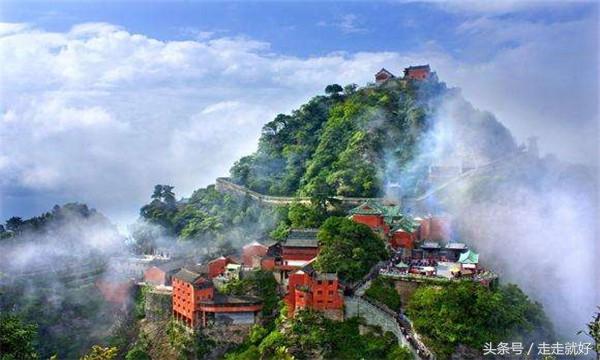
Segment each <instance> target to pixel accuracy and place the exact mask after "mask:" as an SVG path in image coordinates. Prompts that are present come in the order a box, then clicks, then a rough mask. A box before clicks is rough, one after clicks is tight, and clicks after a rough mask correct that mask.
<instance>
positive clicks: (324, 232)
mask: <svg viewBox="0 0 600 360" xmlns="http://www.w3.org/2000/svg"><path fill="white" fill-rule="evenodd" d="M317 237H318V239H319V244H320V250H319V255H318V257H317V260H316V263H315V267H316V269H317V270H319V271H322V272H327V273H337V274H338V276H339V277H340V278H341V279H342V280H345V281H350V282H353V281H357V280H359V279H360V278H362V277H363V276H364V275H366V274H367V273H368V272H369V270H370V269H371V267H373V265H375V264H376V263H377V262H378V261H380V260H383V259H384V258H386V256H387V250H386V248H385V244H384V242H383V240H381V238H380V237H379V236H377V235H376V234H375V233H374V232H373V231H372V230H371V229H370V228H369V227H368V226H366V225H364V224H358V223H355V222H354V221H352V220H350V219H347V218H345V217H336V216H333V217H330V218H328V219H327V220H326V221H325V222H324V223H323V225H322V226H321V228H320V230H319V233H318V234H317Z"/></svg>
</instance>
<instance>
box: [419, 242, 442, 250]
mask: <svg viewBox="0 0 600 360" xmlns="http://www.w3.org/2000/svg"><path fill="white" fill-rule="evenodd" d="M439 248H440V244H438V243H436V242H435V241H425V242H424V243H423V245H421V249H439Z"/></svg>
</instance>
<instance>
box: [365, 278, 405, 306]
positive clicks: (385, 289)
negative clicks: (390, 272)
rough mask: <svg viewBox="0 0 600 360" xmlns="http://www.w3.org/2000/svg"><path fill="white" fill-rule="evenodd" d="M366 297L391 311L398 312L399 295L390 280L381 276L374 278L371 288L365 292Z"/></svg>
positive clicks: (399, 304)
mask: <svg viewBox="0 0 600 360" xmlns="http://www.w3.org/2000/svg"><path fill="white" fill-rule="evenodd" d="M365 295H366V297H368V298H370V299H373V300H376V301H379V302H380V303H382V304H385V305H387V307H389V308H390V309H392V310H395V311H398V310H400V306H401V305H402V304H401V300H400V295H398V292H397V291H396V288H395V287H394V283H393V282H392V280H390V279H385V278H383V277H381V276H378V277H376V278H375V279H374V280H373V281H372V282H371V286H369V288H368V289H367V291H365Z"/></svg>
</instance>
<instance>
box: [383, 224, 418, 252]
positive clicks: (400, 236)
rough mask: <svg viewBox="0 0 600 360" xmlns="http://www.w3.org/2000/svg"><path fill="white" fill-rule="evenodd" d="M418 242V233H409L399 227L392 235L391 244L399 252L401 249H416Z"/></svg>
mask: <svg viewBox="0 0 600 360" xmlns="http://www.w3.org/2000/svg"><path fill="white" fill-rule="evenodd" d="M416 240H417V233H416V232H411V231H407V230H405V229H403V228H401V227H398V228H397V229H394V230H392V232H391V234H390V239H389V244H390V246H391V247H392V248H393V249H395V250H398V249H400V248H403V249H412V248H414V247H415V241H416Z"/></svg>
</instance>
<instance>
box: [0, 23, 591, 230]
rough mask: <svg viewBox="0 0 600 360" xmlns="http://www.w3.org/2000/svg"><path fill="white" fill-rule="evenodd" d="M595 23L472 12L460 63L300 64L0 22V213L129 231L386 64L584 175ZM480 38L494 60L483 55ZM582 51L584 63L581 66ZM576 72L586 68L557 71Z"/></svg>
mask: <svg viewBox="0 0 600 360" xmlns="http://www.w3.org/2000/svg"><path fill="white" fill-rule="evenodd" d="M593 20H594V19H592V18H589V19H588V18H586V19H583V20H580V21H570V22H560V23H556V24H554V23H552V24H544V23H532V22H527V21H525V20H520V21H517V20H503V19H501V18H497V17H490V16H488V15H485V14H484V15H481V16H475V17H472V18H470V20H469V21H466V22H464V23H463V24H462V25H461V26H459V27H458V28H457V29H456V36H461V37H464V38H465V39H468V41H467V42H465V43H468V44H472V45H471V46H470V47H467V48H465V49H464V54H462V55H461V56H458V55H456V54H452V53H451V52H449V51H445V50H444V49H443V48H442V47H441V46H439V44H435V43H431V44H426V45H425V47H424V48H423V49H420V50H419V51H415V52H411V53H396V52H357V53H344V52H340V53H331V54H326V55H321V56H312V57H294V56H286V55H281V54H277V53H275V52H274V51H273V50H272V49H271V48H270V46H269V44H268V43H266V42H261V41H256V40H254V39H251V38H247V37H243V36H242V37H215V35H214V34H211V33H208V32H207V33H205V34H203V36H193V37H192V39H191V40H184V41H161V40H157V39H154V38H151V37H149V36H146V35H143V34H135V33H131V32H129V31H128V30H127V29H125V28H122V27H119V26H115V25H112V24H107V23H84V24H78V25H76V26H73V27H72V28H71V29H70V30H68V31H65V32H50V31H45V30H43V29H40V28H37V27H35V26H34V25H30V24H14V23H12V24H10V23H9V24H7V23H4V24H1V25H0V63H1V64H2V70H1V71H0V144H1V145H0V174H2V176H1V177H0V191H1V193H0V199H1V202H0V217H1V218H2V220H4V219H6V218H8V217H10V216H13V215H20V216H31V215H35V214H37V213H40V212H41V211H43V210H45V209H47V208H49V207H51V206H52V205H53V204H54V203H64V202H67V201H82V202H87V203H90V205H92V206H94V207H96V208H98V209H101V211H103V212H104V213H106V214H108V215H109V216H110V217H111V218H112V219H114V220H115V221H117V222H119V223H121V224H123V223H127V222H130V220H132V219H133V218H134V217H135V216H136V215H135V214H136V213H137V210H138V208H139V206H140V204H142V203H144V202H145V201H146V200H147V198H148V196H149V194H150V192H151V189H152V187H153V185H154V184H157V183H168V184H172V185H174V186H175V187H176V191H177V193H178V194H182V195H189V194H190V193H191V191H192V190H193V189H195V188H197V187H199V186H202V185H206V184H208V183H211V182H212V181H214V178H215V177H216V176H221V175H225V174H226V173H227V170H228V169H229V167H230V166H231V164H232V163H233V162H234V161H235V160H236V159H238V158H239V157H240V156H242V155H245V154H248V153H250V152H251V151H253V150H254V149H255V146H256V140H257V138H258V136H259V133H260V128H261V126H262V124H264V123H265V122H267V121H269V120H271V119H272V118H273V117H274V116H275V115H276V114H277V113H279V112H289V111H290V110H291V109H293V108H295V107H297V106H298V105H300V104H301V103H303V102H305V101H306V100H307V99H308V98H309V97H310V96H313V95H314V94H316V93H319V92H321V91H322V89H323V88H324V87H325V86H326V85H327V84H329V83H334V82H337V83H341V84H345V83H351V82H355V83H359V84H364V83H366V82H368V81H371V80H372V75H373V74H374V73H375V72H376V71H377V70H379V68H381V67H383V66H385V67H386V68H388V69H390V70H392V71H394V72H397V73H400V72H401V69H402V67H404V66H406V65H409V64H417V63H430V64H431V65H432V67H433V68H434V69H435V70H436V71H437V72H438V74H439V75H440V78H441V79H443V80H445V81H447V82H448V83H449V85H451V86H453V85H457V86H460V87H461V88H463V91H464V94H465V97H466V98H467V99H469V100H471V101H472V103H474V104H475V105H476V106H477V107H479V108H482V109H485V110H490V111H492V112H494V113H495V114H496V115H497V116H498V118H499V120H500V121H502V122H503V123H504V124H506V125H507V126H508V127H509V128H510V129H511V130H513V132H514V133H515V135H516V138H517V140H518V141H523V139H524V138H526V137H527V136H530V135H540V136H541V139H540V143H541V148H542V151H555V152H558V153H559V154H565V155H566V156H568V157H569V156H570V158H572V159H575V160H578V161H584V162H588V163H590V162H591V161H595V160H596V159H597V157H596V155H595V154H593V153H594V150H596V149H597V145H596V144H595V140H594V139H595V138H594V137H593V136H592V135H593V134H594V132H596V133H597V124H596V120H597V108H596V97H597V95H598V92H597V89H596V88H595V87H596V85H597V83H596V81H595V80H593V79H594V76H596V77H597V69H596V67H595V66H593V63H594V59H597V58H595V57H594V56H595V55H592V54H593V53H592V51H591V50H593V49H594V48H595V47H594V46H595V45H593V46H592V45H590V43H591V42H593V40H597V34H595V33H594V32H593V31H590V29H592V28H593V24H594V21H593ZM506 21H511V22H512V23H511V26H510V27H508V28H507V27H506V26H504V25H506ZM575 34H577V36H575V38H576V40H573V37H572V36H571V35H575ZM492 40H493V41H492ZM486 42H491V44H493V45H494V46H496V45H498V46H499V48H500V49H501V50H500V51H497V52H494V53H493V54H491V53H489V54H488V53H485V54H480V51H478V49H479V46H478V44H482V43H486ZM507 43H509V44H510V45H511V46H506V47H502V46H501V45H503V44H504V45H506V44H507ZM582 53H584V54H589V55H590V56H588V57H586V59H584V60H581V59H580V56H578V55H577V54H582ZM476 55H477V56H476ZM484 55H485V56H484ZM558 55H560V57H559V56H558ZM578 64H579V65H581V68H579V69H583V70H582V71H578V72H576V73H574V74H573V73H572V74H571V75H569V71H570V70H572V69H573V68H574V67H576V66H579V65H578ZM549 69H551V70H552V76H549V73H548V71H549ZM559 100H560V101H559ZM565 130H572V132H568V131H565ZM557 139H559V140H560V141H558V140H557ZM555 144H559V145H558V147H556V146H554V145H555ZM572 144H578V146H579V147H575V146H573V145H572ZM551 145H552V146H551ZM579 149H582V150H579Z"/></svg>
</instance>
